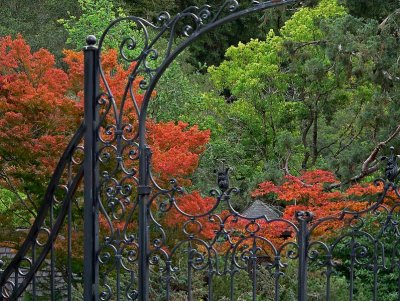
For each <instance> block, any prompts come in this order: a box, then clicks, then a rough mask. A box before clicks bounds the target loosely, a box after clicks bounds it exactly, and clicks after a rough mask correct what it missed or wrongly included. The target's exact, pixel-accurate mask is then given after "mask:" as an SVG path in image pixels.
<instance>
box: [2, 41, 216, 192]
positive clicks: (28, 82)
mask: <svg viewBox="0 0 400 301" xmlns="http://www.w3.org/2000/svg"><path fill="white" fill-rule="evenodd" d="M64 54H65V59H64V62H65V63H66V64H67V65H68V70H67V71H63V70H61V69H59V68H57V67H56V66H55V59H54V56H53V55H52V54H51V53H50V52H48V51H47V50H44V49H41V50H39V51H37V52H31V49H30V47H29V45H27V44H26V42H25V41H24V39H23V38H22V37H21V36H18V37H17V38H16V39H15V40H12V39H11V38H10V37H4V38H0V88H1V90H0V127H1V129H2V130H1V131H0V158H3V159H4V158H7V160H9V161H7V162H5V161H3V162H2V163H4V164H7V165H8V167H7V168H8V170H13V171H14V175H15V177H20V176H22V178H24V177H27V178H30V179H31V180H33V181H35V183H36V184H37V183H40V185H44V183H46V182H47V181H46V180H47V179H48V177H49V176H50V175H51V174H52V172H53V170H54V168H55V165H56V162H57V161H58V159H59V157H60V154H61V152H62V151H63V150H64V148H65V145H66V144H67V142H68V140H69V138H68V136H70V135H72V134H73V132H74V131H75V130H76V128H77V126H78V123H79V121H80V120H81V116H82V113H83V112H82V107H83V91H82V88H83V53H82V52H79V53H77V52H74V51H70V50H65V51H64ZM102 68H103V69H102V70H103V72H104V75H105V77H106V79H107V82H108V84H109V86H110V89H111V91H112V93H113V96H114V99H115V100H116V102H117V105H118V106H120V105H121V99H122V98H123V97H124V95H125V93H126V84H127V82H128V80H129V75H130V73H131V72H132V70H133V69H134V68H135V63H132V64H131V65H130V66H127V67H125V66H123V65H122V64H120V63H119V62H118V53H117V51H116V50H110V51H107V52H104V53H102ZM141 80H142V78H140V77H138V78H136V79H135V80H134V82H133V93H134V97H135V99H136V101H137V102H138V105H139V107H140V105H141V102H142V100H143V91H142V90H141V89H140V87H139V85H140V82H141ZM104 88H105V87H104V85H103V86H102V89H103V90H104ZM109 118H110V119H111V118H112V114H110V117H109ZM124 119H125V120H124V121H126V122H129V123H131V124H132V125H133V127H136V126H137V114H136V112H135V108H134V105H133V102H132V101H131V100H128V101H126V103H125V105H124ZM109 121H110V122H111V123H113V122H114V121H113V120H109ZM209 138H210V132H209V131H201V130H199V129H198V128H197V127H196V126H194V127H190V126H189V125H188V124H186V123H183V122H178V123H174V122H167V123H154V122H152V121H150V120H149V121H148V140H149V144H150V145H151V146H152V148H153V152H154V156H153V165H154V171H155V173H156V174H158V175H159V178H160V179H161V181H167V180H169V179H170V178H178V180H183V181H184V182H186V183H190V182H189V181H188V180H184V179H185V178H187V176H189V175H190V174H191V173H192V172H193V171H194V170H195V169H196V167H197V165H198V162H199V155H200V154H201V153H202V152H203V151H204V149H205V145H206V144H207V143H208V141H209ZM33 175H34V176H33ZM32 176H33V177H32ZM36 184H35V185H36ZM40 185H37V186H40ZM43 188H44V187H43Z"/></svg>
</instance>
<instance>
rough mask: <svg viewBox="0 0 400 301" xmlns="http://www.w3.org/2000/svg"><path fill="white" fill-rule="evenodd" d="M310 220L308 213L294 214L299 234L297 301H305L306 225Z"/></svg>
mask: <svg viewBox="0 0 400 301" xmlns="http://www.w3.org/2000/svg"><path fill="white" fill-rule="evenodd" d="M312 218H313V215H312V213H310V212H303V211H299V212H296V219H297V221H298V222H299V232H298V233H297V244H298V248H299V270H298V292H297V298H298V301H307V266H308V257H307V254H308V243H309V231H308V223H309V222H310V221H311V220H312Z"/></svg>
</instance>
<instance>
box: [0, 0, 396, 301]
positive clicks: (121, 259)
mask: <svg viewBox="0 0 400 301" xmlns="http://www.w3.org/2000/svg"><path fill="white" fill-rule="evenodd" d="M295 2H296V1H294V0H288V1H251V3H248V4H247V5H245V6H244V7H241V6H239V3H238V1H233V0H231V1H225V2H224V3H223V5H222V6H220V7H217V8H215V9H214V8H212V7H211V6H203V7H201V8H197V7H189V8H187V9H186V10H184V11H183V12H182V13H180V14H178V15H177V16H175V17H171V16H169V14H168V13H166V12H163V13H161V14H160V15H159V17H158V23H157V24H153V23H151V22H148V21H146V20H144V19H141V18H136V17H126V18H121V19H118V20H116V21H114V22H113V23H112V24H111V25H110V26H109V27H108V28H107V30H106V31H105V32H104V34H103V36H102V37H100V39H99V42H98V44H97V46H96V38H95V37H93V36H89V37H88V39H87V46H86V47H85V48H84V54H85V119H84V122H83V124H82V126H81V127H80V128H79V129H78V131H77V133H76V134H75V136H74V137H73V139H72V140H71V142H70V144H69V145H68V147H67V149H66V151H65V153H64V154H63V156H62V158H61V160H60V163H59V164H58V166H57V169H56V171H55V173H54V175H53V177H52V180H51V182H50V184H49V188H48V191H47V193H46V196H45V199H44V202H43V205H42V207H41V208H40V210H39V214H38V217H37V219H36V220H35V222H34V224H33V226H32V228H31V230H30V232H29V234H28V236H27V239H26V240H25V241H24V242H23V244H22V245H21V247H20V248H19V250H18V252H17V253H16V254H15V256H14V258H13V259H12V260H11V261H10V262H6V264H4V267H3V270H2V272H1V277H0V287H1V295H0V300H17V299H19V298H22V299H21V300H56V299H59V300H82V299H83V300H142V301H144V300H174V301H179V300H193V301H195V300H208V301H211V300H215V301H223V300H253V301H254V300H285V301H286V300H302V301H304V300H400V273H399V269H400V256H399V255H400V254H399V251H398V250H399V229H398V222H399V214H398V211H399V210H398V207H399V205H400V202H399V198H400V195H399V192H398V189H397V184H396V182H397V176H398V170H397V162H396V156H394V155H393V154H392V156H391V157H390V158H389V159H388V165H387V168H386V175H385V177H384V178H382V179H379V180H377V181H376V185H378V186H379V185H380V186H379V187H381V188H382V193H381V194H380V196H379V198H378V199H377V200H376V202H374V203H371V204H370V205H369V206H368V208H366V209H364V210H362V211H359V212H354V211H350V210H348V211H346V210H344V211H343V212H341V213H340V214H338V215H337V216H332V217H327V218H322V219H316V218H314V216H313V213H311V212H297V213H296V214H295V217H294V218H293V219H292V220H286V219H283V218H279V217H278V218H272V219H271V218H270V217H268V216H266V215H264V214H261V215H260V216H248V215H246V216H245V215H242V214H241V213H240V212H237V211H236V210H235V209H234V206H233V205H232V200H234V198H235V195H236V194H237V193H238V189H236V188H233V187H231V186H230V185H229V177H228V171H227V169H225V168H223V169H221V170H220V171H219V173H218V177H217V184H218V185H216V186H218V187H217V188H216V189H213V190H211V193H210V196H211V200H212V201H210V202H211V204H210V206H208V207H207V208H204V210H200V212H196V213H195V214H193V213H189V212H186V211H185V210H184V209H183V208H182V206H181V204H180V202H179V201H178V199H179V197H178V196H179V195H182V194H184V190H183V189H182V188H181V187H179V184H178V183H176V181H174V180H171V182H170V186H169V187H161V185H160V184H158V183H157V180H156V177H155V176H153V174H152V167H151V161H152V160H151V150H150V148H149V147H148V145H147V142H146V120H147V109H148V104H149V101H150V99H151V96H152V94H153V91H154V89H155V87H156V84H157V82H158V81H159V79H160V78H161V76H162V75H163V73H164V72H165V70H166V69H167V68H168V66H169V65H170V64H171V63H172V62H173V61H174V59H175V58H176V57H177V56H178V55H179V54H180V53H181V52H182V51H183V50H184V49H185V48H187V47H188V46H189V45H191V43H193V42H194V41H195V40H197V39H198V38H199V37H201V36H202V35H204V34H205V33H207V32H209V31H211V30H213V29H214V28H217V27H218V26H220V25H222V24H225V23H227V22H229V21H231V20H234V19H237V18H240V17H242V16H245V15H248V14H250V13H253V12H256V11H261V10H264V9H267V8H270V7H276V6H280V5H284V4H291V3H295ZM123 22H130V23H132V24H134V28H135V30H136V33H138V34H139V35H140V37H127V38H125V39H123V40H122V41H121V43H120V45H121V46H120V54H121V58H122V59H123V60H124V61H125V62H127V63H131V62H136V64H135V67H134V68H133V70H132V72H131V74H130V75H129V77H128V78H127V79H126V86H125V90H124V93H123V95H122V97H119V98H117V97H115V96H114V94H113V91H111V89H110V88H109V85H108V83H107V76H106V74H105V73H104V71H103V69H102V66H101V63H100V57H101V51H102V49H103V45H104V43H105V40H106V38H107V37H108V36H109V33H110V32H112V30H113V29H114V28H115V27H117V26H119V25H120V24H121V23H123ZM179 34H181V39H178V40H177V39H176V37H177V35H179ZM161 37H167V38H168V44H167V45H164V46H163V49H162V51H160V50H159V49H157V48H156V47H157V45H158V44H157V43H158V42H159V41H160V39H161ZM182 37H184V38H182ZM177 41H178V42H177ZM137 79H140V83H139V85H138V86H137V85H134V82H135V80H137ZM139 94H140V95H142V98H143V99H141V100H140V103H139V101H138V99H137V95H139ZM128 115H129V116H135V117H134V118H132V117H130V118H127V116H128ZM172 159H173V158H172ZM82 179H83V183H82ZM389 194H390V196H391V200H390V202H388V201H386V199H387V196H388V195H389ZM82 207H83V208H82ZM172 211H173V212H174V214H175V215H174V216H175V217H177V218H178V217H179V219H181V220H182V223H181V226H180V227H179V228H171V227H165V221H166V219H165V216H167V215H168V214H169V213H171V212H172ZM82 217H83V219H82ZM82 220H83V221H84V222H82ZM321 228H323V229H327V228H329V229H330V231H331V232H336V233H337V235H336V236H334V238H326V239H324V238H321V235H320V234H318V231H319V230H320V229H321ZM271 229H274V230H275V231H271ZM276 229H281V230H279V231H276ZM268 231H269V232H268ZM268 233H274V234H268ZM79 241H83V242H84V245H83V246H81V245H79V244H78V242H79ZM82 262H83V266H84V267H83V270H80V268H79V267H80V266H82ZM41 270H45V271H47V273H48V274H46V275H48V277H47V279H46V280H43V277H40V280H39V273H40V271H41ZM40 275H43V274H40ZM60 275H62V276H61V277H62V279H63V281H59V277H60ZM57 277H58V278H57ZM360 279H369V281H368V282H367V283H366V282H360ZM383 281H384V282H385V287H387V284H388V282H389V283H390V291H382V290H381V285H382V282H383ZM60 283H61V284H60ZM388 294H389V295H388Z"/></svg>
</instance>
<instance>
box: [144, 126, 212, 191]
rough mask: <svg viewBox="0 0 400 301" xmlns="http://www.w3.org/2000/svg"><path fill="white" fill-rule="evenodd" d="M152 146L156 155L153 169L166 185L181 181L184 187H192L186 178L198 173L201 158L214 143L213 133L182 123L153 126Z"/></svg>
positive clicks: (150, 135) (150, 129) (154, 155)
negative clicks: (209, 142) (208, 146)
mask: <svg viewBox="0 0 400 301" xmlns="http://www.w3.org/2000/svg"><path fill="white" fill-rule="evenodd" d="M148 129H149V134H148V138H149V144H150V145H151V149H152V152H153V162H152V164H153V169H154V171H155V172H156V173H157V174H158V176H159V178H160V179H161V180H163V181H168V180H169V179H171V178H177V179H178V181H179V182H180V184H190V182H189V181H184V180H183V179H184V177H186V176H188V175H190V174H191V173H193V172H194V171H195V169H196V168H197V166H198V163H199V155H200V154H201V153H202V152H203V151H204V149H205V145H206V144H207V143H208V141H209V140H210V131H209V130H207V131H201V130H199V129H198V127H197V126H193V127H189V125H188V124H187V123H184V122H181V121H179V122H178V123H177V124H175V123H174V122H167V123H149V124H148Z"/></svg>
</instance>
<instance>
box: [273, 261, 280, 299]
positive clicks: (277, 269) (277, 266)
mask: <svg viewBox="0 0 400 301" xmlns="http://www.w3.org/2000/svg"><path fill="white" fill-rule="evenodd" d="M280 261H281V257H280V256H278V255H275V263H274V265H275V272H274V281H275V299H274V301H279V278H280V277H281V267H280Z"/></svg>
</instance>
